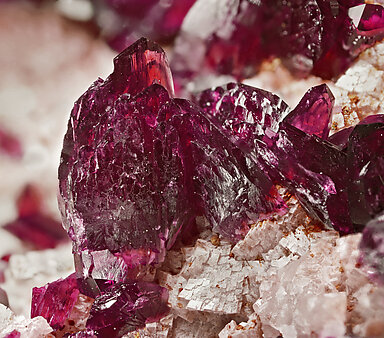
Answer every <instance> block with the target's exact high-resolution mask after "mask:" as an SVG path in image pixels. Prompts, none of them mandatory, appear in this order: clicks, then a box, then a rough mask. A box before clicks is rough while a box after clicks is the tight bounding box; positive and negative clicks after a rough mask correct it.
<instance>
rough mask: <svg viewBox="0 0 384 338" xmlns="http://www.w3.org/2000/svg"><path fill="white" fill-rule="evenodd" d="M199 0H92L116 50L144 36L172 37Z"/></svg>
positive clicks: (106, 36)
mask: <svg viewBox="0 0 384 338" xmlns="http://www.w3.org/2000/svg"><path fill="white" fill-rule="evenodd" d="M195 1H196V0H171V1H159V0H98V1H94V2H93V6H94V12H95V18H94V19H95V21H96V23H97V24H98V25H99V27H100V29H101V35H102V36H103V37H104V38H105V39H106V41H107V42H108V44H109V45H110V46H111V47H112V48H113V49H115V50H117V51H122V50H123V49H125V48H126V47H128V46H129V45H130V44H132V43H133V42H135V41H136V40H137V39H138V38H140V37H141V36H146V37H148V38H151V39H153V40H156V41H159V40H161V41H166V42H169V41H171V40H172V39H173V38H174V37H175V36H176V34H177V33H178V31H179V29H180V26H181V24H182V22H183V19H184V17H185V15H186V14H187V13H188V11H189V9H190V8H191V7H192V5H193V4H194V3H195Z"/></svg>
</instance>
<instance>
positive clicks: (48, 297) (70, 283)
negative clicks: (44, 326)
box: [31, 274, 80, 329]
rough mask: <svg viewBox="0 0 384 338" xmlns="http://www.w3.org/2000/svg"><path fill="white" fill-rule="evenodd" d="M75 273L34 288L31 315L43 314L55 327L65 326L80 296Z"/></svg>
mask: <svg viewBox="0 0 384 338" xmlns="http://www.w3.org/2000/svg"><path fill="white" fill-rule="evenodd" d="M79 293H80V292H79V289H78V288H77V281H76V277H75V275H74V274H73V275H70V276H69V277H67V278H65V279H59V280H57V281H55V282H52V283H48V284H47V285H45V286H42V287H41V288H33V291H32V307H31V317H32V318H34V317H37V316H42V317H44V318H45V319H47V322H48V324H49V325H51V327H52V328H54V329H60V328H61V327H62V326H64V322H65V320H66V319H67V318H68V317H69V315H70V313H71V311H72V310H73V307H74V305H75V303H76V301H77V298H78V296H79Z"/></svg>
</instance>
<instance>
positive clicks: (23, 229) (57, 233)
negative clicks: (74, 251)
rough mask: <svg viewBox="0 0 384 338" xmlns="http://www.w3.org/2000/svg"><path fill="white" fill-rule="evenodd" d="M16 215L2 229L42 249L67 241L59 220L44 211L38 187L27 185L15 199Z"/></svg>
mask: <svg viewBox="0 0 384 338" xmlns="http://www.w3.org/2000/svg"><path fill="white" fill-rule="evenodd" d="M17 209H18V217H17V218H16V219H15V220H14V221H12V222H9V223H7V224H5V225H4V229H6V230H7V231H9V232H10V233H12V234H13V235H15V236H17V237H18V238H20V239H21V240H22V241H24V242H26V243H28V244H29V245H32V246H33V247H34V248H35V249H38V250H42V249H48V248H54V247H56V246H57V245H59V244H60V243H64V242H66V241H68V236H67V234H66V232H65V231H64V229H63V227H62V225H61V223H60V222H58V221H57V220H55V219H54V218H52V217H51V216H50V215H48V214H46V213H45V212H44V208H43V205H42V201H41V196H40V193H39V191H38V189H37V188H36V187H34V186H32V185H27V186H26V187H25V188H24V190H23V191H22V193H21V195H20V196H19V198H18V200H17Z"/></svg>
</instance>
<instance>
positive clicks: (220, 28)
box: [173, 0, 384, 89]
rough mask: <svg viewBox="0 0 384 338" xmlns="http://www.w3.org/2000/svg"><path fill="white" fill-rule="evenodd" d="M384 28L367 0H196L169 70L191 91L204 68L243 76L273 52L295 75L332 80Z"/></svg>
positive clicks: (378, 12)
mask: <svg viewBox="0 0 384 338" xmlns="http://www.w3.org/2000/svg"><path fill="white" fill-rule="evenodd" d="M383 28H384V20H383V8H382V7H381V5H373V4H364V1H341V0H332V1H325V0H312V1H301V0H293V1H282V0H273V1H271V0H261V1H251V0H225V1H216V0H208V1H207V0H200V1H198V2H197V3H196V4H195V5H194V6H193V7H192V9H191V10H190V12H189V13H188V15H187V17H186V18H185V20H184V22H183V25H182V28H181V33H180V34H179V36H178V38H177V40H176V46H175V57H174V59H173V68H174V70H175V71H176V73H175V74H176V75H177V79H178V80H179V81H180V82H181V84H182V85H183V86H187V85H188V88H189V87H191V84H188V79H189V78H191V77H192V78H193V79H195V80H194V82H198V81H201V78H202V77H204V73H210V72H214V73H216V74H230V75H232V76H234V77H235V78H236V79H237V80H240V79H244V78H247V77H249V76H251V75H253V74H254V73H255V72H256V71H257V70H258V69H259V68H260V65H261V63H262V61H263V60H266V59H269V58H271V57H278V58H280V59H281V60H282V61H283V63H284V64H285V65H286V66H287V67H288V68H289V69H290V70H291V71H292V72H293V73H294V74H296V75H298V76H307V75H308V74H310V73H312V74H315V75H317V76H320V77H322V78H327V79H330V78H334V77H336V76H338V75H340V74H342V73H343V72H344V71H345V70H346V69H347V68H348V67H349V66H350V65H351V63H352V62H353V60H354V59H355V58H356V57H357V56H358V54H359V53H360V52H361V51H362V50H364V49H366V48H367V47H369V46H371V45H373V44H374V43H375V42H377V41H380V40H381V39H382V38H383V37H384V35H383V34H384V31H383ZM191 88H192V87H191ZM192 89H193V88H192Z"/></svg>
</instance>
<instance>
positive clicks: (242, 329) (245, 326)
mask: <svg viewBox="0 0 384 338" xmlns="http://www.w3.org/2000/svg"><path fill="white" fill-rule="evenodd" d="M227 337H232V338H262V337H263V331H262V330H261V323H260V319H259V318H258V317H257V316H255V315H252V316H251V317H250V318H249V320H248V321H247V322H241V323H240V324H237V323H236V321H234V320H232V321H231V322H230V323H228V324H227V325H225V327H224V329H223V330H221V331H220V333H219V338H227Z"/></svg>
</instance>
